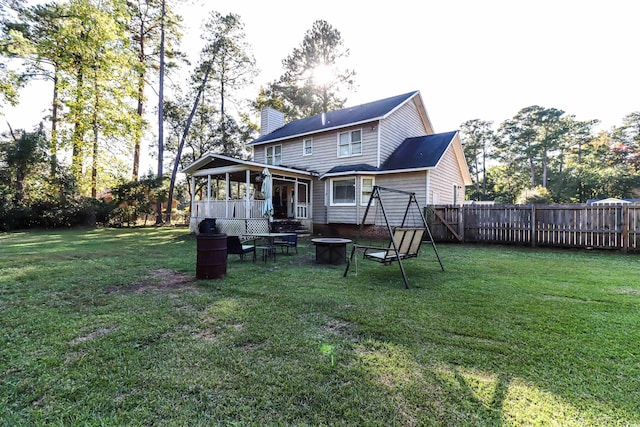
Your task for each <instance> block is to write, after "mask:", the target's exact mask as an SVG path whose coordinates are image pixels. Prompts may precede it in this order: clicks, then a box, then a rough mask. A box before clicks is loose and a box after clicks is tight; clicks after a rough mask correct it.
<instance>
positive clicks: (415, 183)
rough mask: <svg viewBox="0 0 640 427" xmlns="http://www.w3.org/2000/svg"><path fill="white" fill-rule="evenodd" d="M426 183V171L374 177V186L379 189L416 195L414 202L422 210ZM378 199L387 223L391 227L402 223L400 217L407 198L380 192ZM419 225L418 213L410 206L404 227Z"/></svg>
mask: <svg viewBox="0 0 640 427" xmlns="http://www.w3.org/2000/svg"><path fill="white" fill-rule="evenodd" d="M426 182H427V172H426V171H422V172H412V173H399V174H389V175H383V176H378V177H376V185H378V186H380V187H387V188H393V189H397V190H402V191H409V192H413V193H416V200H417V201H418V205H419V206H420V208H424V206H425V199H426V191H425V186H426ZM380 197H381V199H382V203H383V204H384V210H385V212H386V214H387V218H388V219H389V223H390V224H391V225H392V226H399V225H400V224H401V223H402V217H403V215H404V212H405V210H406V209H407V204H408V203H409V196H408V195H406V194H400V193H393V192H387V191H382V192H381V194H380ZM372 209H373V208H372ZM381 221H382V223H384V219H383V218H380V219H378V220H377V221H376V222H377V223H380V222H381ZM420 223H421V218H420V213H419V212H418V211H417V210H416V209H415V206H412V207H411V209H410V210H409V215H408V216H407V222H406V223H405V225H408V226H412V225H419V224H420Z"/></svg>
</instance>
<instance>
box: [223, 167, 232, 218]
mask: <svg viewBox="0 0 640 427" xmlns="http://www.w3.org/2000/svg"><path fill="white" fill-rule="evenodd" d="M224 188H225V190H224V192H225V196H224V217H225V218H229V190H231V183H230V182H229V172H227V173H225V174H224Z"/></svg>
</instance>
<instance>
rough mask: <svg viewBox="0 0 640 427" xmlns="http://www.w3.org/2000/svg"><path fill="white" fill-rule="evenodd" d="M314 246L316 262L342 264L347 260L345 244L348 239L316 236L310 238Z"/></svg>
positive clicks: (348, 241) (349, 241)
mask: <svg viewBox="0 0 640 427" xmlns="http://www.w3.org/2000/svg"><path fill="white" fill-rule="evenodd" d="M311 242H312V243H313V244H314V245H315V246H316V263H318V264H336V265H337V264H344V263H345V262H346V260H347V244H348V243H351V240H349V239H342V238H340V237H318V238H316V239H311Z"/></svg>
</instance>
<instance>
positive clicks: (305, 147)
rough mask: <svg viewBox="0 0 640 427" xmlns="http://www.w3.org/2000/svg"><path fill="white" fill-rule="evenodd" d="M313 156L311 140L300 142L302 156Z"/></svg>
mask: <svg viewBox="0 0 640 427" xmlns="http://www.w3.org/2000/svg"><path fill="white" fill-rule="evenodd" d="M312 154H313V139H311V138H308V139H304V140H302V155H303V156H310V155H312Z"/></svg>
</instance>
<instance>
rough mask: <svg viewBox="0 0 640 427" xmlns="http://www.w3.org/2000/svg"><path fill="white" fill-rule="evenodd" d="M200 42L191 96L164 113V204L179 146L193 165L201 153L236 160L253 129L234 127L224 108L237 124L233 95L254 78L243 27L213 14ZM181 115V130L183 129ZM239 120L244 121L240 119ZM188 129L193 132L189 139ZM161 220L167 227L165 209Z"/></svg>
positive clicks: (232, 19)
mask: <svg viewBox="0 0 640 427" xmlns="http://www.w3.org/2000/svg"><path fill="white" fill-rule="evenodd" d="M203 38H204V40H205V41H206V44H205V47H204V48H203V50H202V52H201V59H200V62H199V64H198V65H197V67H196V69H195V71H194V74H193V75H192V77H191V88H192V89H191V95H190V96H189V97H187V98H186V99H182V100H181V102H177V103H174V104H172V105H171V108H170V110H169V114H167V118H168V119H169V120H170V121H171V122H172V123H173V129H174V135H175V137H176V141H177V146H176V149H177V153H176V158H175V161H174V165H173V172H172V175H171V182H170V186H169V200H171V198H172V197H173V189H174V185H175V180H176V177H177V172H178V165H179V164H180V163H181V162H182V161H183V156H182V151H183V147H184V146H185V145H187V147H188V148H189V150H188V151H189V152H188V153H187V157H189V158H191V159H193V160H195V158H194V156H195V155H197V156H198V157H200V156H201V155H204V153H205V152H217V153H222V154H225V155H228V156H234V157H239V156H241V155H242V151H243V149H244V146H245V143H246V142H247V141H248V140H249V139H250V136H251V135H250V134H251V131H252V130H253V129H252V128H250V127H249V126H244V127H243V126H240V125H238V121H237V120H236V117H234V115H233V114H231V112H229V110H228V108H227V105H228V103H234V104H236V109H235V110H236V111H235V113H236V115H240V116H239V118H240V120H242V117H243V115H242V112H241V111H239V108H238V104H239V101H240V100H239V99H238V97H237V94H238V93H239V92H240V91H241V90H242V89H244V88H245V87H246V86H248V85H249V84H251V83H252V82H253V78H254V77H255V75H256V68H255V59H254V58H253V56H252V55H251V53H250V47H249V45H248V44H247V43H246V41H245V34H244V24H243V23H242V21H241V20H240V17H239V16H238V15H235V14H228V15H225V16H223V15H221V14H220V13H218V12H213V13H212V14H211V15H210V17H209V20H208V21H207V22H206V23H205V36H204V37H203ZM210 76H211V77H210ZM196 83H197V84H198V86H197V87H195V84H196ZM189 99H193V101H192V106H190V108H187V105H185V101H187V100H189ZM216 99H217V100H218V101H217V102H216V101H215V100H216ZM187 112H188V117H187V118H186V126H184V127H183V125H182V123H184V118H185V115H186V114H187ZM244 117H245V119H246V115H245V116H244ZM192 124H193V125H195V127H196V129H197V131H196V132H194V133H193V135H189V129H190V127H191V126H192ZM166 221H167V222H171V206H170V205H169V206H168V210H167V215H166Z"/></svg>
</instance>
